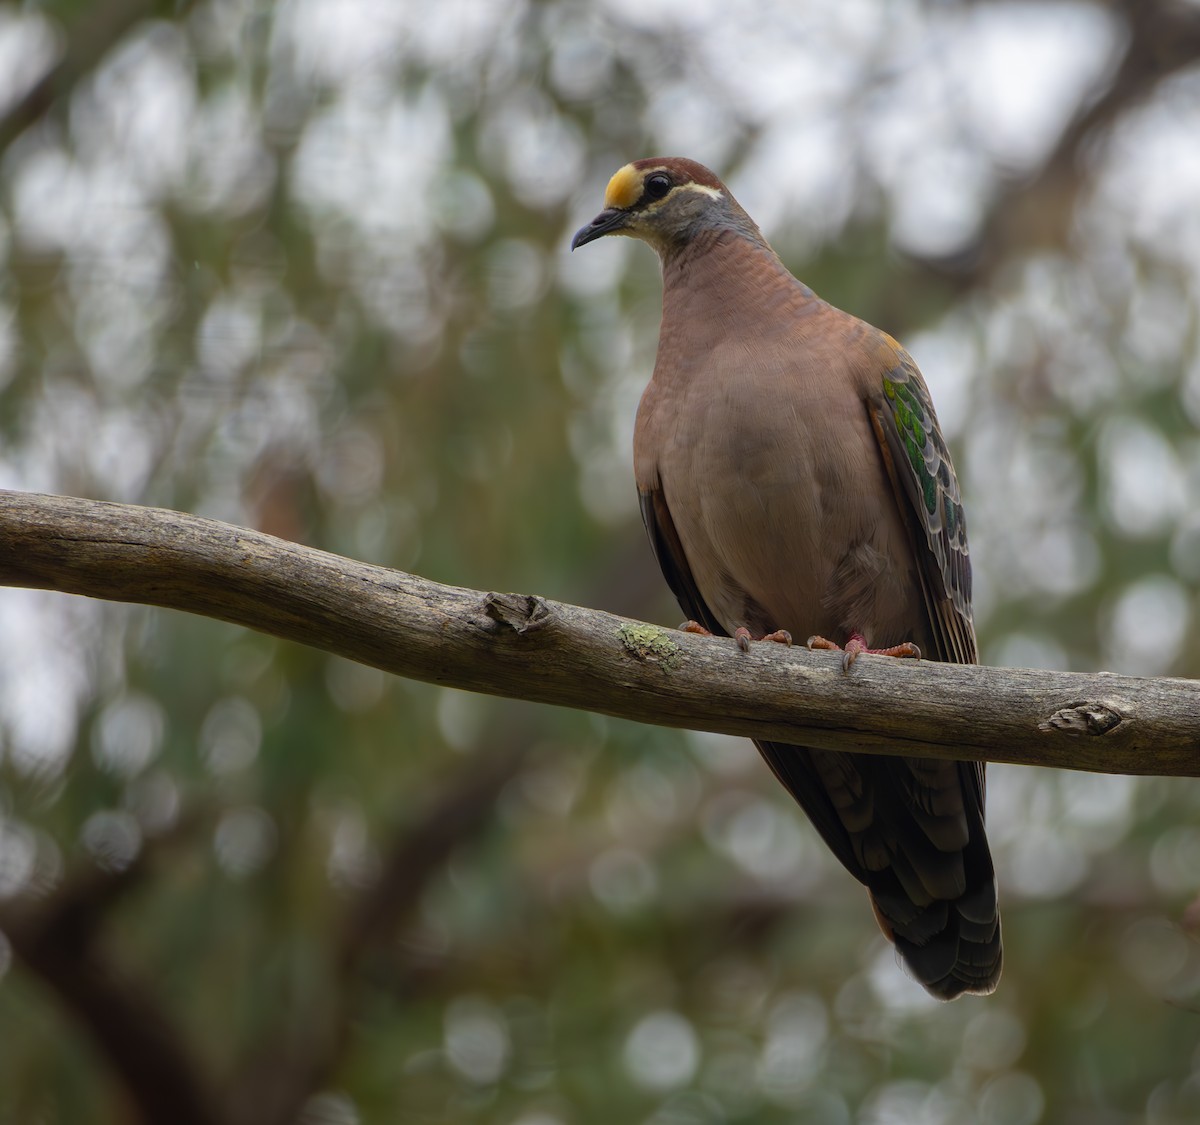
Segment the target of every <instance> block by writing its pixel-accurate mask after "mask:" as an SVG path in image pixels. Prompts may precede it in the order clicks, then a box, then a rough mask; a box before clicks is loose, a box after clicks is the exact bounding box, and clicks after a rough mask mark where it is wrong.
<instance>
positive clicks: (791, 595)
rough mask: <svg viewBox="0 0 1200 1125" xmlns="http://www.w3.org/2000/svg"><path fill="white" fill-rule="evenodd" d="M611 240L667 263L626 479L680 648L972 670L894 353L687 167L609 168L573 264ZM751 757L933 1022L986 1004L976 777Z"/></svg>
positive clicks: (913, 765) (768, 753) (936, 458)
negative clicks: (884, 658) (792, 267)
mask: <svg viewBox="0 0 1200 1125" xmlns="http://www.w3.org/2000/svg"><path fill="white" fill-rule="evenodd" d="M612 234H620V235H628V236H631V237H633V238H639V239H641V240H642V241H643V242H646V243H649V245H650V246H652V247H653V248H654V249H655V250H656V251H657V252H658V256H659V258H660V260H661V263H662V275H663V317H662V330H661V333H660V336H659V343H658V358H657V361H656V363H655V366H654V374H653V376H652V378H651V380H650V383H649V385H648V386H647V388H646V391H645V393H644V394H643V396H642V400H641V405H640V406H639V408H638V414H637V426H636V429H635V432H634V467H635V472H636V476H637V487H638V496H639V499H640V502H641V509H642V518H643V519H644V521H645V524H646V529H647V531H648V532H649V534H650V541H651V543H652V545H653V547H654V553H655V555H656V557H657V559H658V563H659V565H660V566H661V567H662V571H663V574H664V575H665V576H666V579H667V582H668V583H669V584H670V587H671V589H672V591H673V592H674V594H675V596H676V597H677V598H678V599H679V602H680V605H681V606H682V607H683V610H684V612H685V613H686V614H688V616H689V617H691V618H692V619H693V621H691V622H689V623H688V625H686V626H685V628H692V629H693V630H695V631H700V632H711V633H715V634H719V635H722V636H725V635H729V636H734V637H736V638H737V640H738V643H739V644H740V645H741V646H742V647H743V648H745V647H747V646H748V644H749V642H750V641H751V640H752V639H753V640H759V639H762V638H769V639H772V640H783V641H790V635H789V634H792V633H794V634H796V635H797V636H798V637H808V636H809V634H813V636H812V637H810V639H809V645H810V647H815V648H829V649H837V648H842V649H843V651H844V652H845V656H844V657H843V667H844V668H845V669H847V670H849V668H850V666H851V664H852V663H853V662H854V660H855V659H857V658H858V656H859V654H861V653H864V652H870V653H880V652H882V653H885V654H887V655H892V656H910V655H911V656H916V655H920V654H924V655H925V656H927V657H932V658H933V659H936V660H946V661H952V662H955V663H959V664H973V663H974V662H975V659H976V649H975V632H974V627H973V625H972V621H971V564H970V558H969V556H968V553H967V537H966V529H965V525H964V523H963V511H962V505H961V502H960V499H959V490H958V481H957V479H956V478H955V475H954V468H953V466H952V465H951V463H950V456H949V454H948V452H947V450H946V443H945V441H944V440H943V438H942V435H941V432H940V431H939V429H938V422H937V417H936V415H935V414H934V411H933V403H932V402H931V401H930V397H929V391H928V389H927V388H926V386H925V382H924V380H923V379H922V378H921V373H920V372H919V371H918V370H917V366H916V364H915V363H914V362H913V361H912V359H911V358H910V357H909V355H908V353H907V352H905V350H904V349H903V348H902V347H900V345H899V344H898V343H896V341H895V340H893V339H892V338H891V337H890V336H888V335H887V334H886V333H884V332H881V331H879V330H878V329H876V328H872V327H871V326H870V325H869V324H866V323H864V322H863V321H861V320H858V319H856V318H855V317H853V316H850V315H849V314H848V313H845V312H842V311H841V310H840V309H836V308H834V307H833V306H832V305H828V304H826V303H825V302H824V301H822V300H821V299H820V298H819V297H817V296H816V295H815V294H814V293H813V291H812V290H811V289H809V288H808V287H807V286H805V285H803V284H802V283H801V282H799V281H797V280H796V278H794V277H793V276H792V275H791V274H790V273H789V272H788V270H787V268H786V267H785V266H784V265H783V263H782V262H781V261H780V260H779V258H778V256H777V255H776V254H775V252H774V251H773V250H772V249H771V247H770V246H769V245H767V242H766V240H765V239H764V238H763V236H762V234H761V233H760V231H759V229H758V227H757V226H755V224H754V222H753V220H752V219H751V218H750V216H749V215H747V214H746V212H745V211H744V210H743V209H742V208H741V206H740V205H739V204H738V202H737V200H735V199H734V198H733V196H732V195H730V193H729V189H728V188H726V187H725V185H724V184H723V183H721V181H720V180H719V179H717V177H716V176H715V175H714V174H713V173H712V172H711V171H709V170H708V169H707V168H705V167H704V166H703V165H700V164H697V163H696V162H695V161H692V160H685V159H683V158H680V157H664V158H653V159H649V160H638V161H636V162H635V163H633V164H627V165H626V166H625V167H624V168H621V169H620V170H619V171H618V172H617V173H616V174H615V175H614V176H613V177H612V179H611V180H610V181H609V184H608V191H607V193H606V195H605V198H604V210H602V211H601V212H600V214H598V215H597V216H596V217H595V218H594V219H593V220H592V221H591V222H590V223H589V224H588V225H587V226H585V227H584V228H583V229H582V230H580V231H579V232H578V233H577V234H576V235H575V237H574V239H573V240H572V242H571V247H572V249H575V248H576V247H579V246H583V245H585V244H586V243H588V242H592V241H594V240H595V239H598V238H601V237H603V236H605V235H612ZM868 645H876V646H885V647H882V648H869V647H868ZM918 650H919V651H918ZM757 746H758V748H759V750H760V751H761V752H762V755H763V757H764V758H766V760H767V762H768V764H769V765H770V767H771V769H772V770H773V771H774V772H775V775H776V777H778V779H779V780H780V781H781V782H782V783H783V784H784V785H785V786H786V787H787V789H788V790H789V791H790V792H791V794H792V795H793V796H794V797H795V798H796V800H797V801H798V802H799V803H800V806H801V807H802V808H803V809H804V811H805V812H806V813H807V814H808V816H809V817H810V819H811V820H812V822H813V824H814V825H815V826H816V828H817V831H818V832H820V834H821V836H822V837H823V838H824V839H825V842H826V843H827V844H828V845H829V847H830V848H831V849H832V850H833V853H834V855H836V856H837V858H838V859H839V860H840V861H841V862H842V863H843V864H844V865H845V866H846V868H847V869H848V870H849V871H850V873H851V874H852V875H854V877H855V878H856V879H858V880H859V881H860V882H861V883H863V884H864V885H865V886H866V888H867V890H868V892H869V893H870V897H871V901H872V904H873V906H874V908H875V915H876V918H877V919H878V921H879V924H880V927H881V928H882V929H883V932H884V933H885V934H886V935H887V937H889V938H890V939H891V940H892V941H893V942H895V944H896V948H897V949H898V950H899V953H900V955H901V957H902V958H903V960H904V962H905V963H906V964H907V965H908V968H909V970H910V972H911V973H912V974H913V975H914V976H915V977H916V979H917V980H918V981H920V982H921V984H923V985H924V986H925V987H926V988H927V989H928V990H929V991H930V992H931V993H932V994H933V995H935V996H938V997H941V998H943V999H947V1000H950V999H953V998H954V997H956V996H959V995H961V994H962V993H964V992H974V993H988V992H991V991H992V990H993V989H994V988H995V987H996V982H997V981H998V980H999V977H1000V964H1001V945H1000V919H999V914H998V911H997V907H996V881H995V875H994V873H993V870H992V858H991V854H990V852H989V850H988V844H987V837H986V835H985V833H984V813H983V805H984V767H983V766H982V764H976V763H973V762H951V761H943V760H937V759H932V758H897V757H887V756H881V755H865V754H849V753H835V752H832V751H828V750H818V749H812V748H806V747H799V746H788V745H782V744H779V743H773V742H759V743H757Z"/></svg>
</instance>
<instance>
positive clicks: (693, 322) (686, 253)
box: [662, 230, 821, 350]
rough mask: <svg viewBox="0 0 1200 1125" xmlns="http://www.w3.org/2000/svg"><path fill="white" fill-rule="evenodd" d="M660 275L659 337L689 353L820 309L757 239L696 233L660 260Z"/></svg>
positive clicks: (725, 232) (813, 297)
mask: <svg viewBox="0 0 1200 1125" xmlns="http://www.w3.org/2000/svg"><path fill="white" fill-rule="evenodd" d="M755 233H756V234H757V232H755ZM662 271H663V323H662V338H663V339H667V338H668V337H673V338H675V339H677V341H678V342H677V343H676V345H675V346H676V347H683V348H687V349H689V350H690V349H693V348H708V347H711V346H712V345H713V344H714V343H715V342H716V341H717V340H720V339H727V338H729V337H730V336H736V335H738V334H740V333H742V332H746V331H749V332H758V331H761V329H762V326H763V325H764V324H771V323H776V324H786V323H789V322H792V318H793V317H797V316H803V315H805V313H807V312H812V311H815V310H816V309H817V308H818V307H819V306H820V305H821V300H820V298H818V297H817V296H816V294H814V293H813V291H812V290H811V289H809V288H808V286H807V285H804V284H803V283H802V282H800V281H797V280H796V278H795V277H793V276H792V274H791V273H789V272H788V269H787V267H786V266H785V265H784V264H783V262H781V261H780V260H779V256H778V255H777V254H776V253H775V251H774V250H772V249H771V248H770V246H768V245H767V243H766V242H765V241H764V240H763V239H762V238H761V236H758V237H757V238H751V237H747V236H746V235H744V234H742V233H739V232H735V231H731V230H711V231H701V232H700V233H699V234H697V235H695V236H694V237H693V238H692V239H690V240H689V241H688V242H687V243H686V244H685V245H683V246H680V247H678V248H675V249H672V250H671V251H670V252H668V253H666V254H664V255H663V256H662Z"/></svg>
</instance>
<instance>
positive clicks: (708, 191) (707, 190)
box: [679, 184, 723, 199]
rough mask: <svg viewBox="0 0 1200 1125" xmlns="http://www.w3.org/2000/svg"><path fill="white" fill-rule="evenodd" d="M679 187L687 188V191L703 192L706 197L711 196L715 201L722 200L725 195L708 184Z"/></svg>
mask: <svg viewBox="0 0 1200 1125" xmlns="http://www.w3.org/2000/svg"><path fill="white" fill-rule="evenodd" d="M679 186H680V187H681V188H685V189H686V190H687V191H699V192H703V193H704V194H705V195H707V196H710V197H711V198H713V199H720V198H721V196H722V194H723V193H722V192H721V191H720V189H718V188H715V187H709V186H708V185H707V184H680V185H679Z"/></svg>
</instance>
